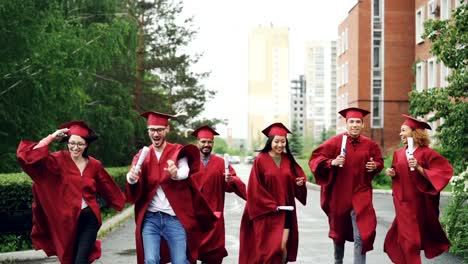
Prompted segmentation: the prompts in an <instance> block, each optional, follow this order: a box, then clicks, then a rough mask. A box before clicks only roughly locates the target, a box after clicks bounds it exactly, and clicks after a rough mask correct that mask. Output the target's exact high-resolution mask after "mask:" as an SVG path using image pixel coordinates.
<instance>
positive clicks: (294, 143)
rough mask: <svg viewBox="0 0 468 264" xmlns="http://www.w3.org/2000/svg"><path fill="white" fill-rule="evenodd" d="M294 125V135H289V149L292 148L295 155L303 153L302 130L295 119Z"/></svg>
mask: <svg viewBox="0 0 468 264" xmlns="http://www.w3.org/2000/svg"><path fill="white" fill-rule="evenodd" d="M292 123H293V125H292V128H291V129H292V131H291V132H292V135H291V136H290V137H289V140H288V142H289V149H290V150H291V152H292V154H293V155H301V154H302V149H303V147H302V132H301V131H300V130H299V127H298V125H297V121H296V120H295V119H294V120H293V122H292Z"/></svg>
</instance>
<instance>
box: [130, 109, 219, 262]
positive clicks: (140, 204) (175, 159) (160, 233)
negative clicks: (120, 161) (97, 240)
mask: <svg viewBox="0 0 468 264" xmlns="http://www.w3.org/2000/svg"><path fill="white" fill-rule="evenodd" d="M141 115H142V116H144V117H146V118H147V123H148V136H149V138H150V140H151V143H152V144H151V146H149V152H148V155H147V156H146V157H145V158H144V159H143V163H142V164H141V167H140V168H139V167H138V166H135V165H136V163H137V160H138V158H139V156H140V154H141V153H142V152H141V151H140V152H139V153H138V154H137V155H135V157H134V159H133V162H132V168H131V169H130V171H129V172H128V174H127V183H128V184H127V192H126V193H127V200H128V201H129V202H130V203H135V221H136V232H135V235H136V247H137V258H138V263H139V264H143V263H144V264H153V263H160V262H161V263H166V261H169V260H170V261H171V263H174V264H179V263H180V264H182V263H183V264H185V263H189V262H193V260H196V257H197V256H196V254H197V247H198V244H199V242H200V241H199V240H200V237H201V232H202V231H206V230H207V229H210V228H211V227H212V224H213V223H214V222H215V221H216V217H215V216H214V214H213V212H212V211H211V210H210V209H209V207H208V205H207V204H206V202H205V201H204V200H203V198H201V195H200V194H199V193H197V191H196V189H195V188H194V187H193V186H192V183H191V180H190V179H189V175H191V174H193V173H194V172H196V171H197V170H198V166H197V165H196V164H197V163H196V162H194V163H193V165H192V161H198V160H199V153H198V148H197V147H195V146H193V145H187V146H185V147H184V146H182V145H179V144H172V143H169V142H166V135H167V133H168V132H169V118H171V117H172V116H170V115H167V114H162V113H158V112H146V113H143V114H141ZM202 218H203V223H200V222H201V221H199V220H201V219H202ZM206 220H208V221H207V222H205V221H206ZM188 231H190V232H188ZM163 241H165V243H167V247H168V249H169V252H167V248H166V247H165V244H162V242H163ZM163 243H164V242H163ZM169 253H170V254H169ZM169 255H170V258H169Z"/></svg>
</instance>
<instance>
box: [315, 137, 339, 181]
mask: <svg viewBox="0 0 468 264" xmlns="http://www.w3.org/2000/svg"><path fill="white" fill-rule="evenodd" d="M332 139H333V138H331V139H329V140H327V141H325V142H324V143H323V144H322V145H320V146H319V147H318V148H316V149H315V150H314V151H313V152H312V155H311V156H310V159H309V168H310V170H311V171H312V174H313V175H314V178H315V182H316V183H317V184H318V185H320V186H322V187H324V186H327V185H328V184H330V182H331V181H332V172H333V170H334V169H335V168H333V167H332V166H331V161H332V160H333V159H334V158H336V156H337V155H335V154H336V153H335V148H334V147H333V142H332V141H331V140H332Z"/></svg>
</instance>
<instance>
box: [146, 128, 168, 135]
mask: <svg viewBox="0 0 468 264" xmlns="http://www.w3.org/2000/svg"><path fill="white" fill-rule="evenodd" d="M165 129H166V128H165V127H161V128H152V127H150V128H148V132H150V133H151V134H154V133H158V134H161V133H162V132H163V131H164V130H165Z"/></svg>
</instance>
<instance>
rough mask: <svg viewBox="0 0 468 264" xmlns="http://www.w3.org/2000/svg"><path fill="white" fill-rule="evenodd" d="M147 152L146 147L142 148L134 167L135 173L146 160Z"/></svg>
mask: <svg viewBox="0 0 468 264" xmlns="http://www.w3.org/2000/svg"><path fill="white" fill-rule="evenodd" d="M148 152H149V148H148V147H143V149H142V150H141V153H140V156H139V157H138V161H137V163H136V165H135V169H136V170H137V171H139V170H140V168H141V164H143V161H144V160H145V159H146V156H148Z"/></svg>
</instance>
